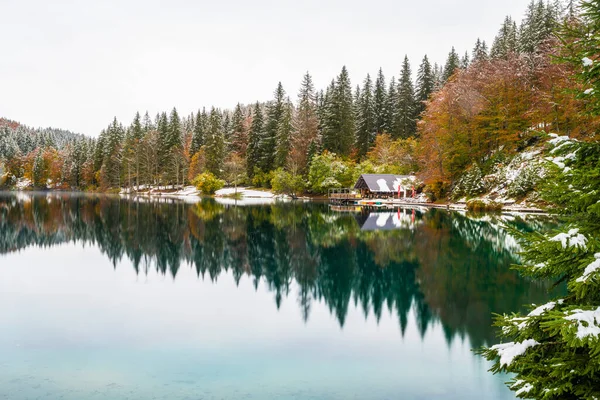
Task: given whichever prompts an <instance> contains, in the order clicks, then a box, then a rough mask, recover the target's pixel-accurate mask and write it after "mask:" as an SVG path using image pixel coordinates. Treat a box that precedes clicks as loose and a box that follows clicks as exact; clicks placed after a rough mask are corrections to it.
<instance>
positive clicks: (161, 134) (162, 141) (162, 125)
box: [156, 112, 170, 166]
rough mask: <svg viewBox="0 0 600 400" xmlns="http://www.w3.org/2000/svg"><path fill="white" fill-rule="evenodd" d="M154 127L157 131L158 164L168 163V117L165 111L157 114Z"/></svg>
mask: <svg viewBox="0 0 600 400" xmlns="http://www.w3.org/2000/svg"><path fill="white" fill-rule="evenodd" d="M156 128H157V131H158V164H159V165H161V166H164V165H169V164H170V159H169V156H170V148H169V141H170V140H169V139H170V137H169V119H168V117H167V113H166V112H163V113H160V114H159V116H158V121H157V123H156Z"/></svg>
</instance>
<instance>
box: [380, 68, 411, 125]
mask: <svg viewBox="0 0 600 400" xmlns="http://www.w3.org/2000/svg"><path fill="white" fill-rule="evenodd" d="M397 112H398V87H397V84H396V78H394V77H393V76H392V78H391V79H390V85H389V87H388V91H387V102H386V105H385V121H386V122H385V124H386V126H387V127H388V132H389V133H390V134H391V135H392V136H394V137H397V136H398V134H397V130H396V128H397V127H396V124H395V122H396V116H397ZM415 112H416V108H415Z"/></svg>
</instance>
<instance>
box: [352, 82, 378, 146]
mask: <svg viewBox="0 0 600 400" xmlns="http://www.w3.org/2000/svg"><path fill="white" fill-rule="evenodd" d="M360 95H361V96H360V99H359V105H358V114H357V117H356V144H355V146H356V149H357V150H358V156H359V157H364V156H366V155H367V153H368V152H369V149H370V148H371V144H372V143H373V141H374V140H375V102H374V99H373V83H372V82H371V76H370V75H369V74H367V77H366V78H365V81H364V83H363V88H362V89H361V90H360Z"/></svg>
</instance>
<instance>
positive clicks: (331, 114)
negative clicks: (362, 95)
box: [323, 66, 355, 156]
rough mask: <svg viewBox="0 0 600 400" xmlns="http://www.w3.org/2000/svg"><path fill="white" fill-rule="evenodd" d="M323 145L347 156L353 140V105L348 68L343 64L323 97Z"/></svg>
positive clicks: (331, 150) (329, 149)
mask: <svg viewBox="0 0 600 400" xmlns="http://www.w3.org/2000/svg"><path fill="white" fill-rule="evenodd" d="M323 107H324V111H323V112H324V117H323V147H324V149H325V150H328V151H330V152H333V153H336V154H340V155H342V156H347V155H349V154H350V150H351V149H352V143H353V141H354V124H355V121H354V106H353V99H352V86H351V84H350V77H349V75H348V70H347V69H346V67H345V66H344V67H343V68H342V72H340V74H339V75H338V77H337V79H336V81H335V84H334V83H333V82H332V84H331V85H330V86H329V88H328V90H327V92H326V94H325V99H324V106H323Z"/></svg>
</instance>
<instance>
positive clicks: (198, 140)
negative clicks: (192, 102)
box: [190, 108, 208, 155]
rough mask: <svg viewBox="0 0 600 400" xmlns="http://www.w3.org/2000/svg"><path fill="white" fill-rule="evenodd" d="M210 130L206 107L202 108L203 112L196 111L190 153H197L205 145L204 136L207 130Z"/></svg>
mask: <svg viewBox="0 0 600 400" xmlns="http://www.w3.org/2000/svg"><path fill="white" fill-rule="evenodd" d="M207 130H208V114H207V113H206V109H205V108H202V112H200V110H198V112H197V113H196V123H195V124H194V132H193V134H192V144H191V146H190V153H191V154H192V155H194V154H196V153H197V152H198V151H199V150H200V148H201V147H202V146H204V138H205V136H206V131H207Z"/></svg>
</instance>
